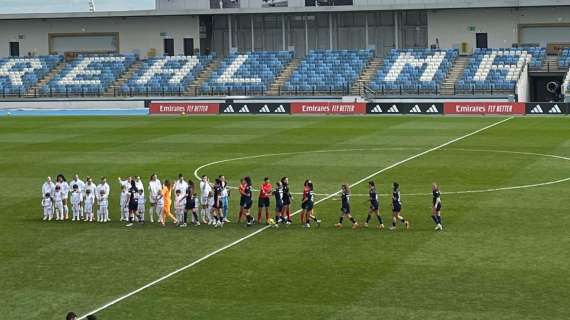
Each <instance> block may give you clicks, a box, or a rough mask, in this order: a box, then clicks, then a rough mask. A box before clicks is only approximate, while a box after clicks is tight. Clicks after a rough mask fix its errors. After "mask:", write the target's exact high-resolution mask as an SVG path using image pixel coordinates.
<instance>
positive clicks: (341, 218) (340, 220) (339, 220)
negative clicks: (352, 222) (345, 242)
mask: <svg viewBox="0 0 570 320" xmlns="http://www.w3.org/2000/svg"><path fill="white" fill-rule="evenodd" d="M342 220H344V217H342V216H341V217H340V219H338V223H340V224H342Z"/></svg>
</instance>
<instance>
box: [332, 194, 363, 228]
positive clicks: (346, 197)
mask: <svg viewBox="0 0 570 320" xmlns="http://www.w3.org/2000/svg"><path fill="white" fill-rule="evenodd" d="M341 190H342V191H341V192H342V194H341V207H340V211H341V212H342V214H341V216H340V218H339V220H338V223H337V224H335V227H337V228H342V222H343V220H344V218H345V217H346V218H348V219H349V220H350V222H352V229H356V228H358V222H356V220H354V217H353V216H352V214H350V188H349V187H348V185H346V184H343V185H342V187H341Z"/></svg>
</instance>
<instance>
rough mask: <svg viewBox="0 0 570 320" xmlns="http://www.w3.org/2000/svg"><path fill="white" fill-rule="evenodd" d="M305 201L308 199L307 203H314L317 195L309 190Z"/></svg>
mask: <svg viewBox="0 0 570 320" xmlns="http://www.w3.org/2000/svg"><path fill="white" fill-rule="evenodd" d="M305 199H307V203H313V201H315V193H314V192H313V190H307V193H306V195H305Z"/></svg>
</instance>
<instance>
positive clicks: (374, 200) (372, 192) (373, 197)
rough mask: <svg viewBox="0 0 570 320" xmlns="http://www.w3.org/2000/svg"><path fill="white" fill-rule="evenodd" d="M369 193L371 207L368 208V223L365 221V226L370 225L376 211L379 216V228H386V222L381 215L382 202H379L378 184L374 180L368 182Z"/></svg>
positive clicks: (377, 216)
mask: <svg viewBox="0 0 570 320" xmlns="http://www.w3.org/2000/svg"><path fill="white" fill-rule="evenodd" d="M368 195H369V196H370V209H369V210H368V217H367V218H366V223H364V226H365V227H368V224H369V223H370V219H371V218H372V214H373V213H374V214H375V215H376V218H378V226H377V228H378V229H384V222H383V221H382V217H381V216H380V203H379V202H378V193H377V192H376V184H375V183H374V181H370V182H368Z"/></svg>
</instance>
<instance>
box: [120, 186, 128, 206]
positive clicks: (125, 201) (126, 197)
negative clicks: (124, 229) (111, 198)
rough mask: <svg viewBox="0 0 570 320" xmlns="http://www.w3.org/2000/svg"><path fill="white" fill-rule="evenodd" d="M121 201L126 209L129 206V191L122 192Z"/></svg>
mask: <svg viewBox="0 0 570 320" xmlns="http://www.w3.org/2000/svg"><path fill="white" fill-rule="evenodd" d="M119 201H120V205H121V207H124V206H126V205H127V201H129V193H128V192H127V190H125V191H123V192H121V199H120V200H119Z"/></svg>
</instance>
